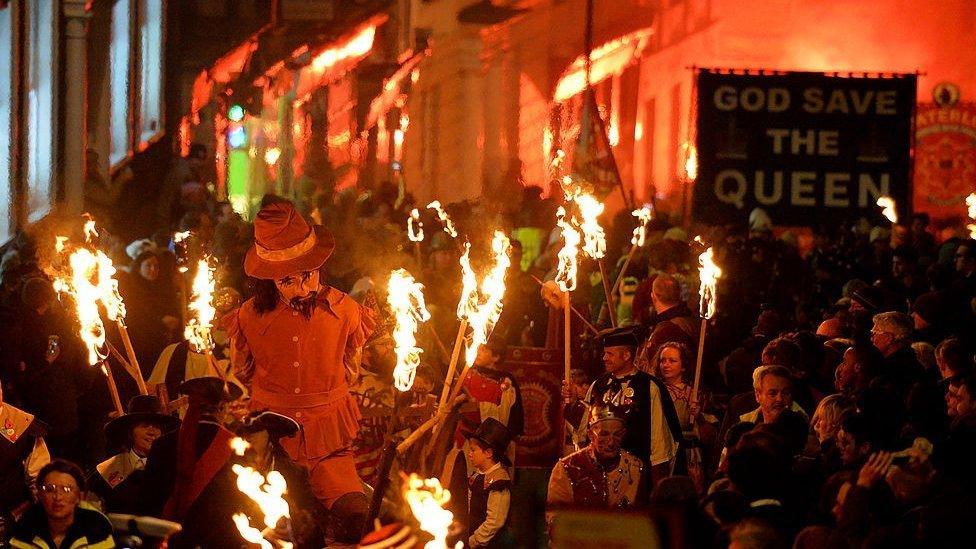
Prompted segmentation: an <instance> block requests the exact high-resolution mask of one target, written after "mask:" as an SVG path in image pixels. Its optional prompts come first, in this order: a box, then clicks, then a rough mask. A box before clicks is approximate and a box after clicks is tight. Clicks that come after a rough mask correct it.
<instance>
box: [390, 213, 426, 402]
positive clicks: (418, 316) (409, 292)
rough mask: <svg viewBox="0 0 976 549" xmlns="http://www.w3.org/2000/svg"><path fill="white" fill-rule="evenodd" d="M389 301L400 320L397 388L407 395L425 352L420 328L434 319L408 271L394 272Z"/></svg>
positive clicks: (396, 334) (396, 335)
mask: <svg viewBox="0 0 976 549" xmlns="http://www.w3.org/2000/svg"><path fill="white" fill-rule="evenodd" d="M415 211H416V210H415ZM386 299H387V303H389V304H390V309H391V310H392V311H393V315H394V317H395V318H396V326H395V327H394V328H393V341H395V342H396V356H397V363H396V367H395V368H394V369H393V385H394V386H395V387H396V388H397V390H398V391H401V392H406V391H409V390H410V388H411V387H412V386H413V380H414V377H415V376H416V373H417V366H420V353H422V352H423V349H421V348H420V347H417V339H416V333H417V327H418V326H419V324H420V323H421V322H426V321H428V320H430V312H428V311H427V304H426V303H425V302H424V285H423V284H420V283H419V282H417V281H416V280H414V278H413V276H412V275H411V274H410V273H408V272H407V271H406V269H397V270H395V271H393V272H392V273H390V281H389V283H388V284H387V298H386Z"/></svg>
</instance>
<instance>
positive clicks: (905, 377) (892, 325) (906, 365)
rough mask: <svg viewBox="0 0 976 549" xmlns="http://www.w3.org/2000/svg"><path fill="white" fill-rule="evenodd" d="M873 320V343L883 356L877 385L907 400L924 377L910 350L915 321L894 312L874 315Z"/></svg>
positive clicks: (920, 366)
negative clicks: (915, 385)
mask: <svg viewBox="0 0 976 549" xmlns="http://www.w3.org/2000/svg"><path fill="white" fill-rule="evenodd" d="M873 320H874V325H873V326H872V328H871V344H872V345H874V347H875V348H876V349H878V351H880V352H881V354H882V355H883V356H884V364H883V365H882V367H881V372H880V374H879V376H878V378H877V380H875V382H874V383H875V384H877V385H878V386H879V387H882V388H884V389H886V390H888V391H892V393H890V394H892V395H897V396H899V397H901V398H902V400H904V399H905V397H907V396H908V391H909V390H910V389H911V388H912V386H913V385H914V384H915V383H917V382H919V381H921V380H922V379H923V378H924V376H925V370H924V369H923V368H922V365H921V363H919V361H918V358H916V356H915V351H914V350H913V349H912V347H911V344H912V341H911V336H912V329H913V327H914V321H913V320H912V317H910V316H908V315H907V314H905V313H900V312H895V311H889V312H886V313H880V314H877V315H874V318H873Z"/></svg>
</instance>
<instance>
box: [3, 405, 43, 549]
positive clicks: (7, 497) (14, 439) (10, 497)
mask: <svg viewBox="0 0 976 549" xmlns="http://www.w3.org/2000/svg"><path fill="white" fill-rule="evenodd" d="M44 434H45V428H44V425H43V424H42V423H41V422H40V421H38V420H36V419H34V416H33V415H31V414H28V413H27V412H25V411H23V410H21V409H19V408H16V407H14V406H11V405H10V404H9V403H5V402H4V401H3V387H2V386H0V544H2V542H3V540H5V539H6V538H7V536H8V535H9V532H10V527H11V525H12V524H13V521H14V520H15V519H17V518H18V517H19V516H20V515H21V514H23V512H24V510H26V509H27V507H28V506H29V505H30V503H31V487H33V485H34V481H35V479H37V475H38V472H39V471H40V470H41V468H42V467H44V466H45V465H47V464H48V462H49V461H51V455H50V453H48V450H47V444H45V443H44V438H43V437H44Z"/></svg>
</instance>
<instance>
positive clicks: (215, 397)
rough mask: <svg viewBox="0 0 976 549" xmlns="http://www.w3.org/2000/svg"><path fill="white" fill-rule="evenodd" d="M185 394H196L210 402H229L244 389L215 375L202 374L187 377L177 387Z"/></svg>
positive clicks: (241, 393) (239, 395)
mask: <svg viewBox="0 0 976 549" xmlns="http://www.w3.org/2000/svg"><path fill="white" fill-rule="evenodd" d="M177 391H178V392H180V393H182V394H184V395H187V396H197V397H200V398H203V399H204V400H207V401H210V402H220V401H224V402H231V401H234V400H237V399H239V398H241V396H243V395H244V390H243V389H241V388H240V387H239V386H238V385H237V384H236V383H233V382H231V381H224V380H222V379H220V378H219V377H215V376H202V377H195V378H192V379H188V380H186V381H184V382H183V383H180V386H179V387H178V388H177Z"/></svg>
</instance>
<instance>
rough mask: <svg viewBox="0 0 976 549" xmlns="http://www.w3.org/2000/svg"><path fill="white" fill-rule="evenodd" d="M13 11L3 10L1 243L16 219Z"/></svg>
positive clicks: (0, 35) (0, 26)
mask: <svg viewBox="0 0 976 549" xmlns="http://www.w3.org/2000/svg"><path fill="white" fill-rule="evenodd" d="M10 12H11V10H10V8H9V7H7V8H5V9H0V40H2V42H0V181H3V184H2V185H0V219H2V220H3V221H0V242H6V240H7V239H8V238H10V229H11V223H12V220H13V219H14V215H13V212H12V211H11V210H10V205H11V202H12V201H11V199H10V197H11V193H12V192H13V187H12V185H11V180H10V177H9V174H10V131H11V127H10V116H11V111H12V109H13V101H12V99H13V97H12V91H13V40H12V38H13V26H12V25H11V15H10Z"/></svg>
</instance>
